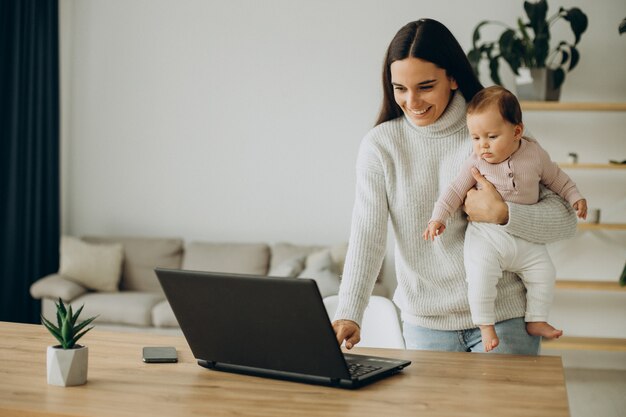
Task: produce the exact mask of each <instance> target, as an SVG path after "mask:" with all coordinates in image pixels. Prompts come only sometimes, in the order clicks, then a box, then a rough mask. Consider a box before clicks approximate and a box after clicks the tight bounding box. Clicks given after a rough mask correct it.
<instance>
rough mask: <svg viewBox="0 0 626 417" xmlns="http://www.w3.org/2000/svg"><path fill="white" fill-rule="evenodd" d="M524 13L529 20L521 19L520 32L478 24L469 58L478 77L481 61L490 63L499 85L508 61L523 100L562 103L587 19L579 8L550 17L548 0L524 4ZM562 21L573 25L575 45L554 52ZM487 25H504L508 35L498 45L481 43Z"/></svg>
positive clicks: (562, 45) (563, 43) (563, 44)
mask: <svg viewBox="0 0 626 417" xmlns="http://www.w3.org/2000/svg"><path fill="white" fill-rule="evenodd" d="M524 11H525V12H526V17H527V19H528V20H527V21H523V20H522V18H518V19H517V27H516V28H513V27H510V26H509V25H507V24H505V23H502V22H498V21H492V20H484V21H481V22H480V23H478V25H477V26H476V28H475V29H474V33H473V35H472V49H471V50H470V51H469V52H468V54H467V57H468V58H469V61H470V63H471V64H472V67H473V68H474V71H475V72H476V74H477V75H478V74H479V63H480V61H481V60H483V59H486V60H487V61H488V62H489V70H490V75H491V79H492V80H493V82H495V83H496V84H499V85H502V81H501V79H500V75H499V72H500V60H501V59H502V60H504V61H505V62H506V63H507V64H508V65H509V66H510V67H511V70H512V71H513V73H515V75H516V76H517V78H516V83H517V87H518V91H517V93H518V98H520V99H521V100H558V99H559V96H560V88H561V85H562V84H563V82H564V81H565V73H566V72H569V71H571V70H573V69H574V68H575V67H576V65H577V64H578V61H579V59H580V53H579V52H578V48H577V45H578V43H579V42H580V38H581V36H582V34H583V33H584V32H585V30H586V29H587V24H588V19H587V15H586V14H585V13H583V12H582V10H580V9H579V8H578V7H572V8H571V9H565V8H563V7H560V8H559V11H558V12H556V13H555V14H553V15H552V16H550V17H548V2H547V0H540V1H537V2H530V1H524ZM559 20H564V21H567V22H569V25H570V28H571V30H572V32H573V34H574V41H573V42H568V41H561V42H559V43H558V44H557V45H556V47H554V48H553V49H550V40H551V39H550V27H551V26H552V25H553V24H555V23H556V22H557V21H559ZM485 25H501V26H503V27H504V32H502V34H501V35H500V37H499V39H498V40H497V41H483V42H481V37H480V31H481V29H483V27H484V26H485Z"/></svg>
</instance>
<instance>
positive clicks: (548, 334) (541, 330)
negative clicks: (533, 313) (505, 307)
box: [526, 321, 563, 339]
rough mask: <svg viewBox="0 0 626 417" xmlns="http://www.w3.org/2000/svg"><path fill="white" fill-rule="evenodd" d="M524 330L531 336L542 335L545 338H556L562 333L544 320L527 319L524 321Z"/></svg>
mask: <svg viewBox="0 0 626 417" xmlns="http://www.w3.org/2000/svg"><path fill="white" fill-rule="evenodd" d="M526 331H527V332H528V334H529V335H531V336H542V337H545V338H546V339H558V338H559V337H561V336H562V335H563V330H558V329H555V328H554V327H552V326H550V325H549V324H548V323H546V322H545V321H529V322H528V323H526Z"/></svg>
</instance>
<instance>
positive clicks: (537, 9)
mask: <svg viewBox="0 0 626 417" xmlns="http://www.w3.org/2000/svg"><path fill="white" fill-rule="evenodd" d="M524 10H525V11H526V15H527V16H528V20H530V27H532V28H533V31H534V32H535V35H537V34H538V33H540V32H541V30H542V26H546V15H547V14H548V3H547V1H546V0H540V1H538V2H535V3H533V2H529V1H525V2H524Z"/></svg>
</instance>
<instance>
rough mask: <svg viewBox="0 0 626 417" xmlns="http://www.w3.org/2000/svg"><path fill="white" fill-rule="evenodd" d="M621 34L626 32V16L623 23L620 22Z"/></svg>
mask: <svg viewBox="0 0 626 417" xmlns="http://www.w3.org/2000/svg"><path fill="white" fill-rule="evenodd" d="M618 30H619V34H620V35H621V34H622V33H624V32H626V18H624V20H622V23H620V24H619V29H618Z"/></svg>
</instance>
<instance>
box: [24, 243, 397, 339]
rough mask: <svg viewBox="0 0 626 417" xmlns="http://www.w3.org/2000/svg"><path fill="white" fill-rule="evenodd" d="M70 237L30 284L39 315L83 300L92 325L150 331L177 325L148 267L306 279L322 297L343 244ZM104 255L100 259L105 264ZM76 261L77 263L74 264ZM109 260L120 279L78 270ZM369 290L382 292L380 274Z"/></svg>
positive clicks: (332, 290) (331, 285) (333, 284)
mask: <svg viewBox="0 0 626 417" xmlns="http://www.w3.org/2000/svg"><path fill="white" fill-rule="evenodd" d="M64 239H65V238H64ZM68 239H69V238H68ZM72 239H73V240H72V241H71V243H72V245H74V246H72V245H70V243H68V242H67V241H65V240H63V241H62V245H61V268H60V270H59V273H57V274H53V275H48V276H46V277H43V278H41V279H40V280H38V281H37V282H35V283H33V285H32V286H31V288H30V292H31V295H32V296H33V297H34V298H36V299H41V302H42V314H43V315H44V316H45V317H46V318H50V319H52V318H54V317H55V307H54V302H55V301H56V300H58V299H59V298H61V299H62V300H64V301H66V302H70V303H71V304H72V306H74V308H77V307H79V306H81V305H83V304H84V306H85V307H84V310H83V313H82V315H81V317H82V318H87V317H91V316H95V315H98V319H97V320H96V324H97V326H98V328H105V329H116V330H142V331H153V332H157V333H177V332H179V331H180V329H179V328H178V323H177V322H176V318H175V317H174V314H173V312H172V309H171V308H170V306H169V304H168V302H167V300H166V299H165V296H164V294H163V292H162V289H161V287H160V285H159V283H158V280H157V278H156V275H155V273H154V268H155V267H163V268H181V269H188V270H196V271H215V272H232V273H242V274H254V275H272V276H285V277H287V276H288V277H293V278H294V279H297V278H298V277H304V278H312V279H315V280H316V281H317V283H318V287H319V288H320V292H321V294H322V296H323V297H327V296H331V295H334V294H336V293H337V290H338V288H339V283H340V276H341V271H342V268H343V263H344V260H345V256H346V251H347V244H338V245H334V246H302V245H294V244H290V243H277V244H273V245H270V244H266V243H212V242H191V243H187V244H185V243H184V242H183V240H182V239H178V238H143V237H84V238H82V239H77V238H72ZM76 245H78V247H79V249H76ZM116 250H117V251H118V252H116ZM81 251H83V252H81ZM70 252H74V253H70ZM112 254H113V256H112ZM116 254H117V255H116ZM76 258H78V259H76ZM103 259H106V260H107V261H106V264H104V265H102V260H103ZM117 262H119V264H116V263H117ZM81 263H82V264H84V265H82V266H81V267H80V268H76V266H77V264H81ZM98 263H101V265H99V266H98ZM111 265H113V269H112V271H113V272H112V274H113V275H115V278H116V279H119V281H118V282H114V283H113V284H111V283H106V284H103V283H102V282H99V281H94V282H90V281H89V280H85V277H84V276H81V274H83V275H88V274H90V273H92V274H95V275H98V274H100V275H101V274H102V272H103V271H104V270H109V269H110V266H111ZM115 266H117V267H118V269H114V268H115ZM81 268H82V269H81ZM89 268H91V271H92V272H89V271H90V269H89ZM81 271H86V272H81ZM109 274H111V273H110V272H109ZM90 286H91V287H92V288H90ZM94 287H95V288H94ZM98 288H100V289H98ZM103 288H104V290H103ZM374 294H376V295H382V296H387V294H386V290H385V287H384V286H383V285H382V283H381V282H380V279H379V282H377V284H376V286H375V289H374Z"/></svg>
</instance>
